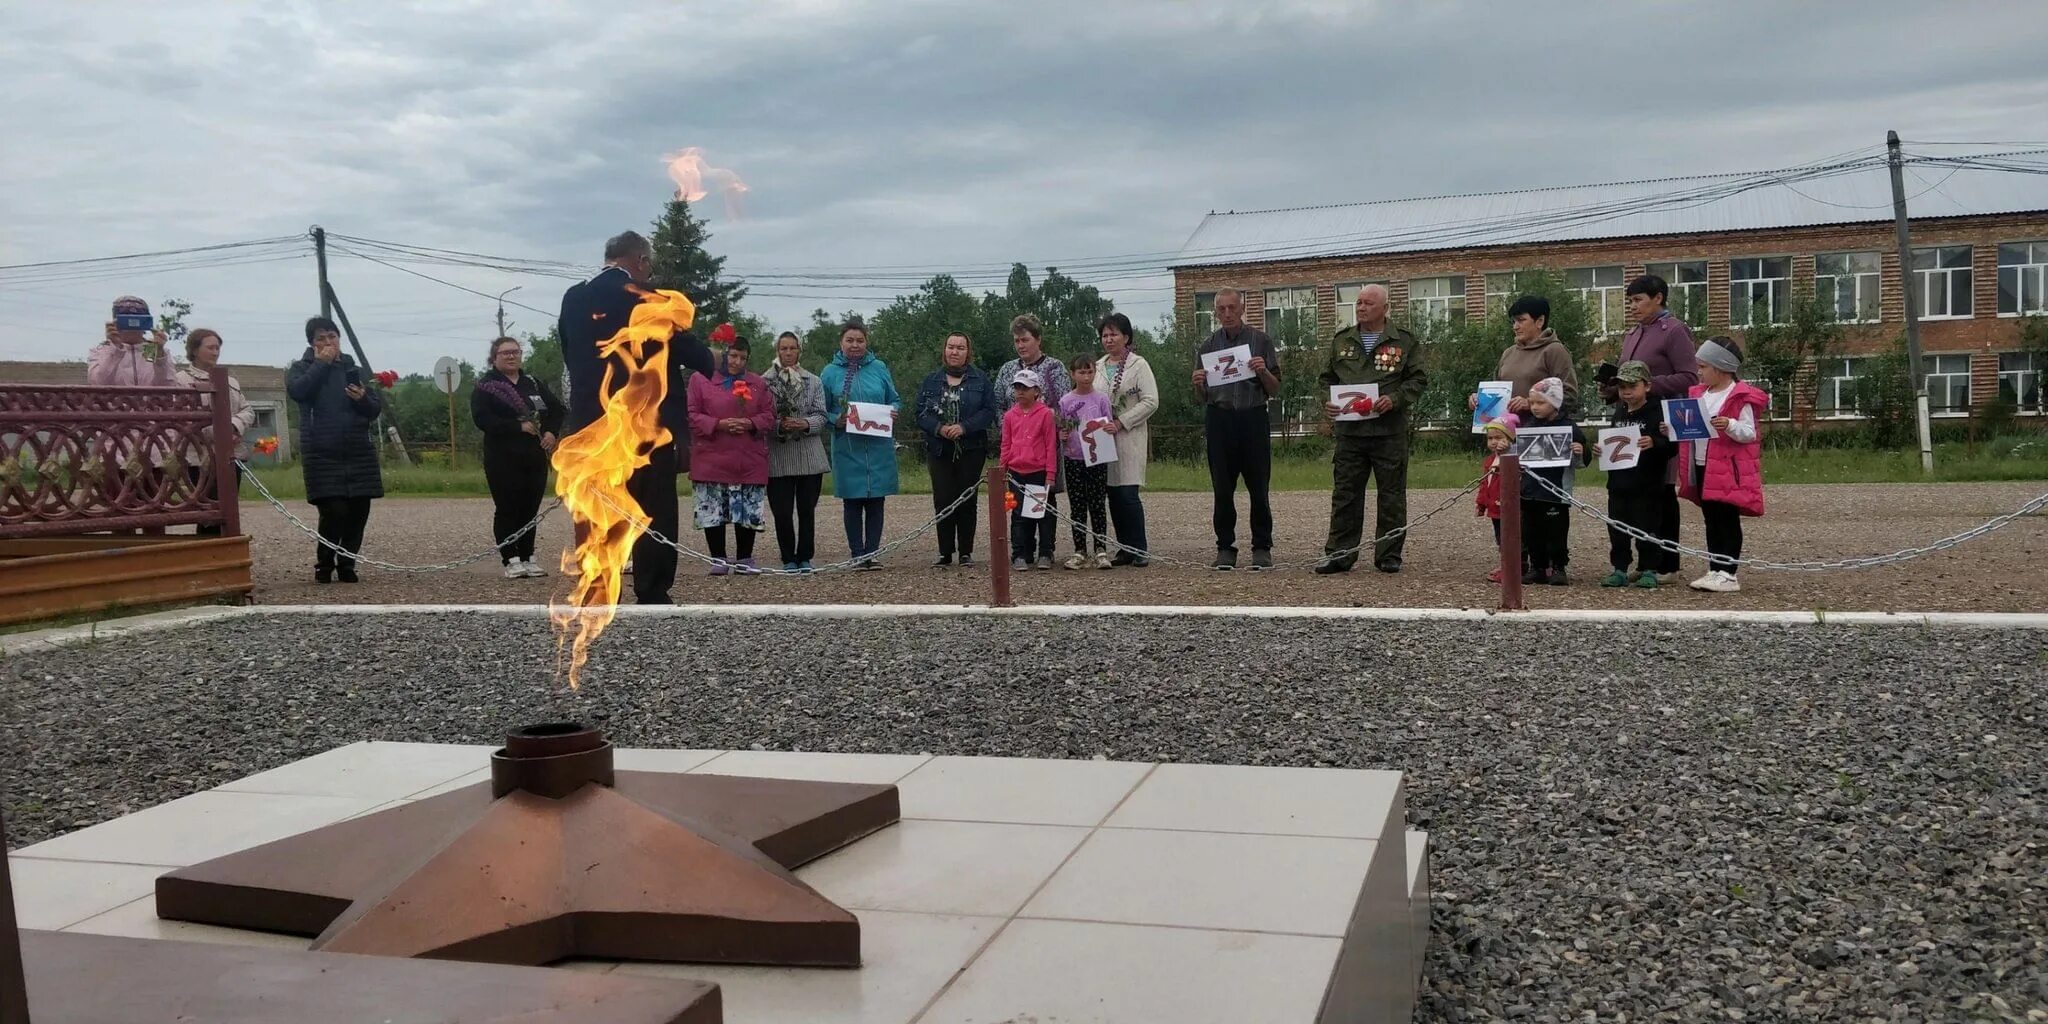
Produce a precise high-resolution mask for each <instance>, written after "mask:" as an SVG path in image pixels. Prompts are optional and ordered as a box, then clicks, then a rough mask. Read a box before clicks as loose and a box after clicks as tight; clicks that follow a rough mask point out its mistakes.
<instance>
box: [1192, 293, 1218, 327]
mask: <svg viewBox="0 0 2048 1024" xmlns="http://www.w3.org/2000/svg"><path fill="white" fill-rule="evenodd" d="M1204 305H1206V306H1207V307H1208V308H1206V309H1204V308H1203V306H1204ZM1215 333H1216V293H1215V292H1196V293H1195V334H1196V335H1198V336H1200V337H1202V338H1207V337H1208V336H1209V335H1212V334H1215Z"/></svg>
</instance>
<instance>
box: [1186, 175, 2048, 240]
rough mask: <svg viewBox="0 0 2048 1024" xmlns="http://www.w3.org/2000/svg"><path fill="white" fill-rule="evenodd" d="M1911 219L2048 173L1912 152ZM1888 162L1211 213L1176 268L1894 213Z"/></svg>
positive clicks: (2015, 208) (2010, 195)
mask: <svg viewBox="0 0 2048 1024" xmlns="http://www.w3.org/2000/svg"><path fill="white" fill-rule="evenodd" d="M1905 184H1906V197H1907V204H1906V205H1907V210H1908V213H1909V214H1910V215H1911V217H1912V219H1913V220H1916V221H1918V220H1923V219H1928V218H1936V217H1965V216H1977V215H1984V214H1997V213H2027V212H2035V211H2044V210H2048V175H2044V174H2030V173H2015V172H2011V171H2001V170H1993V169H1987V168H1980V167H1972V166H1962V165H1957V164H1953V163H1946V162H1941V161H1930V160H1912V159H1909V160H1908V161H1907V165H1906V168H1905ZM1891 216H1892V194H1891V174H1890V170H1889V169H1888V168H1887V167H1886V166H1885V164H1884V162H1883V160H1882V159H1881V158H1880V159H1877V160H1876V161H1875V162H1869V161H1859V162H1856V163H1855V164H1853V165H1851V166H1847V167H1830V166H1822V167H1818V168H1815V167H1807V168H1792V169H1788V170H1779V171H1762V172H1753V173H1748V174H1717V175H1704V176H1698V177H1689V178H1662V179H1658V180H1654V181H1631V182H1620V183H1615V184H1605V185H1572V186H1565V187H1561V188H1537V189H1525V190H1522V191H1517V192H1490V193H1483V194H1478V195H1458V196H1435V197H1431V198H1423V199H1390V200H1380V201H1377V202H1367V203H1350V204H1345V205H1341V206H1311V207H1298V208H1295V209H1282V210H1255V211H1249V212H1243V213H1239V212H1234V211H1233V212H1230V213H1211V214H1209V215H1208V216H1207V217H1204V218H1203V219H1202V223H1201V225H1200V226H1198V227H1196V228H1195V233H1194V234H1193V235H1191V236H1189V238H1188V240H1187V242H1186V244H1184V245H1183V246H1181V250H1180V253H1179V254H1178V255H1177V256H1176V257H1175V258H1174V260H1173V266H1175V267H1200V266H1225V265H1232V264H1246V263H1270V262H1276V261H1280V260H1299V259H1317V258H1324V257H1332V256H1356V255H1363V254H1367V253H1401V252H1422V251H1427V250H1431V249H1462V248H1471V247H1475V246H1489V245H1515V244H1522V243H1529V242H1561V241H1577V240H1585V239H1594V238H1634V237H1642V236H1649V235H1683V234H1696V233H1702V232H1717V231H1744V230H1756V229H1768V228H1790V227H1811V226H1816V225H1826V224H1855V223H1864V222H1871V221H1888V220H1890V219H1891Z"/></svg>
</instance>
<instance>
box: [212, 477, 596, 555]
mask: <svg viewBox="0 0 2048 1024" xmlns="http://www.w3.org/2000/svg"><path fill="white" fill-rule="evenodd" d="M235 465H236V466H239V467H241V470H242V474H243V476H245V477H247V478H248V480H249V482H250V483H252V484H255V485H256V493H257V494H260V495H262V496H263V500H265V501H267V502H270V507H271V508H274V509H276V510H278V512H280V513H282V514H283V515H284V517H285V519H286V520H287V521H289V522H290V523H291V524H292V525H293V526H296V527H298V528H299V530H300V531H301V532H303V533H304V534H305V535H306V536H308V537H311V538H313V540H314V541H315V542H316V543H318V544H319V545H320V546H321V547H323V548H326V549H327V550H329V551H332V552H334V553H335V554H336V555H339V556H343V557H346V558H349V559H351V560H353V561H356V562H360V563H362V564H363V565H374V566H376V567H377V568H379V569H383V570H385V571H387V572H404V573H429V572H445V571H447V570H450V569H460V568H462V567H464V566H468V565H474V564H476V563H478V562H481V561H483V560H484V559H486V558H501V557H503V556H501V555H499V554H498V546H497V545H495V544H494V545H492V546H491V547H490V548H488V549H486V550H484V551H480V552H477V553H476V554H473V555H464V556H463V557H461V558H458V559H456V560H454V561H452V562H439V563H436V564H434V565H398V564H396V563H393V562H386V561H383V560H382V559H377V558H371V557H369V556H368V555H364V554H362V553H361V552H356V551H350V550H348V549H347V548H344V547H342V546H341V545H339V544H336V543H334V542H333V541H331V540H328V539H327V538H325V537H322V536H320V531H319V530H317V529H315V528H313V527H311V526H307V525H306V521H305V520H303V519H300V518H299V517H298V515H297V514H296V513H294V512H293V511H292V510H291V509H289V508H286V507H285V506H284V503H283V502H281V501H279V500H277V496H276V495H274V494H272V493H270V488H268V487H266V486H264V484H263V478H262V477H259V476H257V475H256V471H255V470H253V469H251V468H249V464H248V463H246V462H243V461H242V460H240V459H236V460H235ZM561 507H562V500H561V499H560V498H557V499H555V500H554V501H552V502H549V503H548V504H546V505H543V506H541V510H540V514H539V515H536V516H534V517H533V518H532V519H531V520H528V521H527V524H526V525H525V526H522V527H520V528H519V529H517V530H514V531H512V535H511V536H509V537H506V538H504V539H503V540H501V541H499V542H498V544H510V543H512V542H513V541H516V540H518V539H519V538H521V537H524V536H526V535H527V534H528V533H530V532H532V531H534V530H537V529H540V524H541V520H543V519H546V518H547V517H548V513H550V512H553V511H554V510H556V509H558V508H561Z"/></svg>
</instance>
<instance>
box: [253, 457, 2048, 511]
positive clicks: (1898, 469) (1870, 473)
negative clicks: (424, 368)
mask: <svg viewBox="0 0 2048 1024" xmlns="http://www.w3.org/2000/svg"><path fill="white" fill-rule="evenodd" d="M259 472H260V473H261V474H262V476H263V481H264V483H265V484H267V485H269V487H270V489H271V492H272V493H274V494H276V495H277V496H278V497H279V498H281V499H283V498H304V497H305V495H306V488H305V483H304V481H303V480H302V479H301V478H300V476H299V470H298V467H297V466H296V465H283V466H268V467H264V468H262V469H261V470H259ZM1478 475H1479V460H1478V458H1477V457H1476V456H1470V455H1463V454H1445V453H1435V452H1418V453H1416V455H1415V456H1414V458H1413V459H1412V460H1411V461H1410V462H1409V465H1408V486H1409V487H1411V488H1416V489H1424V488H1439V487H1447V488H1457V487H1463V486H1465V485H1466V484H1468V483H1470V482H1471V481H1472V480H1473V478H1475V477H1477V476H1478ZM1604 479H1605V474H1603V473H1601V472H1600V471H1598V470H1594V469H1586V470H1581V471H1580V472H1579V480H1580V486H1584V487H1597V486H1600V485H1601V484H1602V482H1603V481H1604ZM1764 479H1765V480H1766V481H1768V482H1769V484H1770V485H1771V486H1783V485H1786V484H1867V483H1960V482H1966V481H1998V480H2048V448H2044V449H2039V450H2037V449H2031V448H2030V449H2026V450H2025V451H2023V452H2022V453H2021V454H2020V455H2013V454H2011V453H2010V451H2009V450H2007V449H2006V448H2003V447H2000V448H1996V449H1994V448H1993V447H1992V446H1989V445H1978V446H1977V449H1976V454H1975V455H1974V456H1973V455H1970V454H1968V452H1967V449H1966V448H1965V447H1964V446H1963V445H1960V444H1956V445H1939V446H1937V447H1936V451H1935V473H1934V476H1933V477H1931V478H1930V477H1927V476H1925V475H1923V474H1922V473H1921V472H1920V456H1919V453H1918V452H1889V451H1868V450H1863V449H1827V450H1818V449H1817V450H1812V451H1806V452H1796V451H1791V450H1779V451H1767V452H1765V453H1764ZM902 480H903V486H902V492H903V493H904V494H929V493H931V481H930V480H929V479H928V478H927V477H926V475H925V470H924V466H923V464H922V463H912V462H910V461H909V460H908V459H906V460H905V461H904V464H903V470H902ZM384 489H385V491H386V492H387V493H388V494H390V495H391V496H393V497H411V498H436V497H482V496H485V495H488V494H489V493H490V491H489V489H488V488H486V487H485V486H484V472H483V470H482V469H481V468H478V467H469V466H464V467H460V468H456V469H447V468H443V467H439V466H386V467H384ZM1145 489H1146V490H1148V491H1193V492H1202V491H1207V490H1208V489H1209V470H1208V469H1207V467H1205V466H1203V465H1202V464H1200V463H1195V462H1178V461H1163V460H1162V461H1154V462H1153V463H1152V464H1151V465H1150V466H1149V467H1147V469H1146V474H1145ZM1273 489H1274V490H1276V491H1326V490H1329V489H1330V462H1329V460H1328V459H1327V458H1308V457H1282V458H1277V459H1275V460H1274V463H1273ZM683 493H685V494H687V493H689V484H688V483H687V482H685V483H684V485H683ZM242 497H243V499H244V500H250V501H253V500H258V499H257V495H256V490H255V488H254V487H252V486H250V485H249V484H248V483H246V482H244V483H243V485H242Z"/></svg>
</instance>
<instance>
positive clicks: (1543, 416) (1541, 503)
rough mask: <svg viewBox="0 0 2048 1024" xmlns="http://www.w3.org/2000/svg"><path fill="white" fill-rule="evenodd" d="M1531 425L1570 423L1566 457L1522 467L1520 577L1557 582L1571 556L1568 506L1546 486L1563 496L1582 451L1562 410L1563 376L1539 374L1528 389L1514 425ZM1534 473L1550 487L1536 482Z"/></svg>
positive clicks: (1574, 426)
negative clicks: (1558, 462) (1525, 409)
mask: <svg viewBox="0 0 2048 1024" xmlns="http://www.w3.org/2000/svg"><path fill="white" fill-rule="evenodd" d="M1531 427H1570V428H1571V439H1572V447H1571V460H1572V461H1571V462H1569V463H1566V464H1565V465H1562V466H1551V467H1548V468H1544V469H1528V468H1524V469H1523V470H1522V554H1523V557H1524V558H1525V559H1527V562H1526V564H1527V568H1526V569H1524V570H1523V571H1522V582H1523V583H1545V584H1549V585H1550V586H1553V587H1562V586H1564V585H1565V584H1566V583H1567V582H1568V581H1567V580H1566V578H1565V574H1564V567H1565V565H1566V564H1567V563H1569V562H1570V561H1571V550H1570V548H1571V529H1572V515H1571V513H1572V508H1571V505H1569V504H1567V503H1566V499H1565V498H1561V497H1559V496H1558V494H1557V493H1556V492H1555V491H1552V490H1551V487H1555V488H1556V489H1557V491H1562V492H1563V493H1564V494H1565V495H1566V496H1569V495H1570V494H1571V493H1572V469H1573V467H1574V466H1575V465H1577V464H1579V463H1580V462H1582V461H1583V460H1584V459H1585V456H1586V437H1585V435H1584V434H1582V433H1580V432H1579V428H1578V425H1577V424H1575V423H1573V422H1572V421H1571V417H1569V416H1567V415H1565V412H1564V381H1562V380H1560V379H1558V378H1556V377H1545V378H1543V379H1542V380H1540V381H1537V382H1536V386H1534V387H1532V388H1530V389H1529V415H1528V418H1527V421H1526V422H1524V423H1522V424H1520V425H1519V427H1518V430H1527V429H1529V428H1531ZM1538 477H1540V478H1542V479H1543V480H1547V481H1549V482H1550V485H1551V487H1545V486H1543V485H1542V484H1541V483H1538V482H1537V480H1536V479H1535V478H1538Z"/></svg>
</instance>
